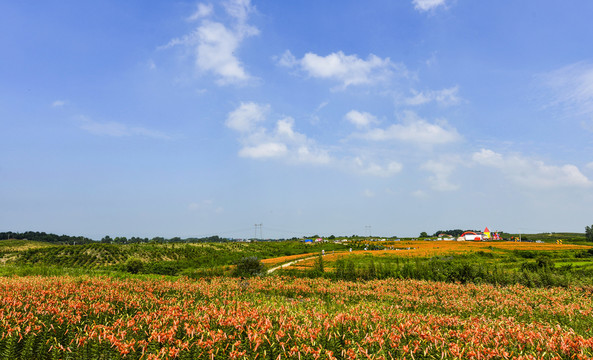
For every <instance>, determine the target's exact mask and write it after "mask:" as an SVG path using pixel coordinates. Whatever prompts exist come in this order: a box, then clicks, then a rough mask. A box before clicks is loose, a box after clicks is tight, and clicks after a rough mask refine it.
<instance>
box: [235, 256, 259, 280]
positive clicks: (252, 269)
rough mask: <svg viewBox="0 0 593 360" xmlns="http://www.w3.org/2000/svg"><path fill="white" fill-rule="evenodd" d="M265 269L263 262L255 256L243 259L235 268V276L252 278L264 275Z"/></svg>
mask: <svg viewBox="0 0 593 360" xmlns="http://www.w3.org/2000/svg"><path fill="white" fill-rule="evenodd" d="M264 270H265V268H264V265H263V264H262V262H261V260H260V259H258V258H257V257H255V256H248V257H244V258H241V259H240V260H239V261H238V262H237V267H236V268H235V276H244V277H251V276H257V275H261V274H263V272H264Z"/></svg>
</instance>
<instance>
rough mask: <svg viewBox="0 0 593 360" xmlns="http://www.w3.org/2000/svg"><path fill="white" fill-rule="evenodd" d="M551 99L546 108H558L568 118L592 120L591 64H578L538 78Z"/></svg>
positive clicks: (592, 74)
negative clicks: (575, 117) (582, 117)
mask: <svg viewBox="0 0 593 360" xmlns="http://www.w3.org/2000/svg"><path fill="white" fill-rule="evenodd" d="M538 78H539V80H540V82H541V84H542V85H543V87H544V88H545V89H547V90H549V93H548V94H547V95H548V96H549V97H551V100H550V102H549V103H548V105H547V106H549V107H550V106H551V107H558V108H559V109H561V110H562V111H563V112H564V113H565V114H568V116H575V115H576V116H585V117H586V119H587V120H589V121H590V120H592V119H593V64H590V63H585V62H579V63H576V64H571V65H568V66H565V67H563V68H561V69H558V70H555V71H552V72H550V73H547V74H543V75H539V76H538Z"/></svg>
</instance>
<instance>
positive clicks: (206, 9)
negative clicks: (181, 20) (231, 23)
mask: <svg viewBox="0 0 593 360" xmlns="http://www.w3.org/2000/svg"><path fill="white" fill-rule="evenodd" d="M213 10H214V7H213V6H212V4H202V3H199V4H198V6H197V8H196V11H195V12H194V13H193V14H191V15H190V16H189V17H188V18H187V20H188V21H196V20H198V19H202V18H205V17H208V16H210V15H211V14H212V12H213Z"/></svg>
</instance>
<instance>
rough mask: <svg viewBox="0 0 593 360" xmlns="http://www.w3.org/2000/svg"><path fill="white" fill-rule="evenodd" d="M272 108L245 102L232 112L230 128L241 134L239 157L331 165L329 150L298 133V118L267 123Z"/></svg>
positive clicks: (286, 118)
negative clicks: (295, 124) (295, 128)
mask: <svg viewBox="0 0 593 360" xmlns="http://www.w3.org/2000/svg"><path fill="white" fill-rule="evenodd" d="M269 112H270V106H269V105H260V104H256V103H253V102H249V103H241V105H240V106H239V107H238V108H237V109H235V110H233V111H231V112H230V113H229V115H228V117H227V119H226V126H227V127H228V128H230V129H233V130H235V131H237V132H239V133H240V134H241V138H240V142H241V144H242V148H241V149H240V150H239V156H241V157H247V158H254V159H266V158H278V159H284V160H286V161H288V162H293V163H307V164H328V163H330V162H331V160H332V159H331V157H330V156H329V154H328V152H327V150H325V149H322V148H321V147H319V146H318V145H317V144H316V143H315V141H313V140H311V139H309V138H308V137H307V136H306V135H304V134H301V133H299V132H297V131H295V130H294V119H293V118H291V117H282V118H280V119H279V120H277V121H276V122H275V123H274V124H273V126H270V125H269V124H266V122H267V117H268V115H269Z"/></svg>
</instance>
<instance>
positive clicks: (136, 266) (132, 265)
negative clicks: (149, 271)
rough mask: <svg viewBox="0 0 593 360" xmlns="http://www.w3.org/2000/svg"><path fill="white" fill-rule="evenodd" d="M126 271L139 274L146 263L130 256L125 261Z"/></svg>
mask: <svg viewBox="0 0 593 360" xmlns="http://www.w3.org/2000/svg"><path fill="white" fill-rule="evenodd" d="M124 266H125V268H126V271H127V272H129V273H131V274H138V273H139V272H141V271H142V270H143V269H144V263H143V262H142V260H140V259H136V258H129V259H128V260H127V261H126V263H125V265H124Z"/></svg>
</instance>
